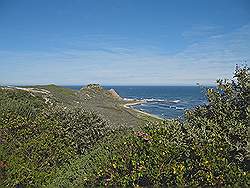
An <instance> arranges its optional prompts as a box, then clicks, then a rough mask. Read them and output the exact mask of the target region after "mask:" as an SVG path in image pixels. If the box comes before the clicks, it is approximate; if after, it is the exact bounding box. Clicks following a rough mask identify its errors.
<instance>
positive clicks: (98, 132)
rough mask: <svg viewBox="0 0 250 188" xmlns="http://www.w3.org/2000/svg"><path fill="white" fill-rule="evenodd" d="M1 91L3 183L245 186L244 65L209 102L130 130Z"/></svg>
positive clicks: (249, 80)
mask: <svg viewBox="0 0 250 188" xmlns="http://www.w3.org/2000/svg"><path fill="white" fill-rule="evenodd" d="M0 92H1V94H0V126H1V127H0V128H1V129H0V131H1V132H0V143H1V145H0V170H1V171H0V172H1V177H0V178H1V179H2V185H5V186H6V185H9V186H14V185H29V186H41V185H47V186H48V185H51V186H53V187H54V186H55V187H69V186H70V187H73V186H75V187H78V186H100V185H101V186H125V187H127V186H170V187H172V186H181V187H184V186H195V187H196V186H204V187H205V186H216V187H220V186H238V187H249V186H250V182H249V175H250V174H249V166H248V165H249V146H248V143H249V142H248V130H249V110H250V107H249V101H250V77H249V68H247V67H243V68H239V67H237V68H236V71H235V76H234V79H233V80H232V81H229V80H224V81H223V80H218V86H217V88H215V89H208V90H207V98H208V104H207V105H204V106H199V107H196V108H195V109H192V110H189V111H187V112H186V117H185V120H184V121H179V120H171V121H158V122H157V123H155V122H154V123H153V122H151V123H147V124H145V125H143V126H138V127H137V128H136V129H135V128H133V129H128V128H126V129H124V128H123V129H121V128H120V129H114V128H112V130H111V127H110V126H109V125H108V123H107V122H106V121H104V120H103V119H102V118H100V117H99V116H97V115H95V113H91V112H86V111H84V110H83V109H82V108H79V107H70V106H64V105H62V104H59V103H57V102H55V101H54V99H51V100H50V102H49V103H45V102H44V98H43V97H42V96H33V95H32V94H30V93H28V92H25V91H16V90H5V89H2V90H0ZM62 97H64V99H66V97H65V95H64V96H62ZM72 97H74V95H73V94H72ZM74 100H76V99H74ZM88 100H89V99H88ZM93 100H94V99H93Z"/></svg>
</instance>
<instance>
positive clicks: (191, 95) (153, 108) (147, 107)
mask: <svg viewBox="0 0 250 188" xmlns="http://www.w3.org/2000/svg"><path fill="white" fill-rule="evenodd" d="M64 87H68V88H71V89H75V90H79V89H80V88H81V87H82V86H64ZM104 88H106V89H111V88H113V89H115V90H116V91H117V93H118V94H119V95H120V96H121V97H123V98H125V99H140V100H145V101H146V103H144V104H139V105H135V106H132V107H131V108H135V109H138V110H141V111H144V112H148V113H151V114H154V115H157V116H159V117H163V118H183V116H184V111H185V110H187V109H191V108H194V107H195V106H198V105H202V104H205V103H206V102H207V100H206V96H205V89H204V87H200V86H104Z"/></svg>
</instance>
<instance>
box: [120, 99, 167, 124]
mask: <svg viewBox="0 0 250 188" xmlns="http://www.w3.org/2000/svg"><path fill="white" fill-rule="evenodd" d="M145 103H147V102H146V101H144V100H140V101H133V102H128V103H126V104H124V105H123V107H124V108H127V109H131V110H133V111H135V112H139V113H141V114H143V115H146V116H150V117H153V118H156V119H159V120H165V119H164V118H161V117H159V116H157V115H154V114H150V113H148V112H144V111H141V110H137V109H134V108H130V106H135V105H138V104H145Z"/></svg>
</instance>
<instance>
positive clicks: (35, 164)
mask: <svg viewBox="0 0 250 188" xmlns="http://www.w3.org/2000/svg"><path fill="white" fill-rule="evenodd" d="M0 92H1V94H0V135H1V138H0V139H1V140H0V142H1V145H0V153H1V155H0V157H1V158H0V168H1V179H2V181H3V182H2V183H1V184H3V185H5V186H7V185H8V186H15V185H29V186H38V185H44V184H45V183H46V182H50V181H51V178H52V177H55V171H56V170H57V168H59V167H61V166H62V165H64V164H67V163H69V162H70V161H71V160H73V159H74V158H77V157H78V156H80V155H83V154H85V152H86V151H87V150H88V149H90V148H91V147H92V146H93V145H94V144H95V143H96V142H97V141H99V140H100V139H102V138H103V137H104V135H105V134H106V133H107V132H108V131H109V130H108V128H107V123H106V122H105V121H104V120H103V119H101V118H100V117H98V116H97V115H95V114H93V113H90V112H86V111H84V110H82V109H78V108H70V109H68V108H67V107H63V106H62V105H54V106H50V105H46V104H45V100H44V99H43V97H42V96H40V97H39V96H32V94H30V93H29V92H25V91H16V90H4V89H1V90H0Z"/></svg>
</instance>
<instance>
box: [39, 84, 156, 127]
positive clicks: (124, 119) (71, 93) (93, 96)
mask: <svg viewBox="0 0 250 188" xmlns="http://www.w3.org/2000/svg"><path fill="white" fill-rule="evenodd" d="M35 87H36V88H42V89H46V90H48V91H50V92H51V94H52V95H53V97H54V98H55V99H56V100H58V101H59V102H61V103H63V104H64V105H67V106H69V107H72V106H78V107H80V108H83V109H85V110H88V111H93V112H95V113H96V114H98V115H99V116H101V117H104V118H105V119H106V120H107V121H109V123H110V125H111V126H112V127H120V126H124V127H134V128H136V127H137V126H138V125H143V124H145V123H146V122H147V121H158V120H157V119H156V118H153V117H149V116H147V115H143V114H141V113H139V112H136V111H135V110H133V109H128V108H124V107H123V105H124V104H126V102H125V101H123V100H119V99H117V98H114V97H112V96H111V95H110V93H109V92H108V91H107V90H104V89H100V88H99V89H97V88H82V89H81V90H80V91H75V90H71V89H68V88H63V87H60V86H56V85H47V86H35Z"/></svg>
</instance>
